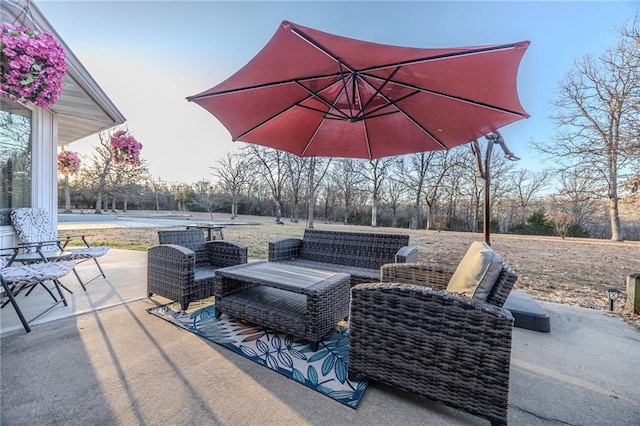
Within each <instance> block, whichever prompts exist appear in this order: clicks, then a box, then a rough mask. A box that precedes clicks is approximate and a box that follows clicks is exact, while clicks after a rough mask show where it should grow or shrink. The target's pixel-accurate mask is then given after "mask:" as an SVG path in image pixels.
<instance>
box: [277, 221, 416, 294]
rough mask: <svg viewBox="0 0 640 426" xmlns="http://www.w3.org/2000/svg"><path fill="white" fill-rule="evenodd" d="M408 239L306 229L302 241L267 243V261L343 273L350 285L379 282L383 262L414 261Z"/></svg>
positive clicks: (289, 239)
mask: <svg viewBox="0 0 640 426" xmlns="http://www.w3.org/2000/svg"><path fill="white" fill-rule="evenodd" d="M408 245H409V236H408V235H401V234H380V233H360V232H338V231H323V230H316V229H306V230H305V231H304V236H303V238H301V239H300V238H291V237H285V238H279V239H276V240H274V241H271V242H270V243H269V261H270V262H286V263H288V264H292V265H297V266H304V267H307V268H314V269H321V270H325V271H332V272H343V273H347V274H350V275H351V285H352V286H353V285H355V284H358V283H363V282H371V281H379V280H380V267H381V266H382V265H384V264H385V263H395V262H399V263H405V262H416V261H417V257H418V250H417V249H416V248H415V247H409V246H408Z"/></svg>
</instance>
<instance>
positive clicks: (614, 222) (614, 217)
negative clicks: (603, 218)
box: [609, 197, 622, 241]
mask: <svg viewBox="0 0 640 426" xmlns="http://www.w3.org/2000/svg"><path fill="white" fill-rule="evenodd" d="M609 216H610V218H611V241H622V236H621V235H620V212H619V210H618V197H611V198H609Z"/></svg>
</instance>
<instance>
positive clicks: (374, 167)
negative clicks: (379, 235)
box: [355, 157, 393, 227]
mask: <svg viewBox="0 0 640 426" xmlns="http://www.w3.org/2000/svg"><path fill="white" fill-rule="evenodd" d="M392 161H393V158H392V157H386V158H377V159H375V160H369V161H363V162H359V163H355V164H358V165H360V166H361V167H358V168H356V169H355V170H356V171H357V173H358V174H359V175H360V177H361V180H362V182H366V184H367V185H368V186H369V191H370V193H371V226H373V227H376V226H378V204H379V203H380V198H381V197H382V184H383V183H384V180H385V178H386V174H387V169H388V168H389V166H390V165H391V163H392Z"/></svg>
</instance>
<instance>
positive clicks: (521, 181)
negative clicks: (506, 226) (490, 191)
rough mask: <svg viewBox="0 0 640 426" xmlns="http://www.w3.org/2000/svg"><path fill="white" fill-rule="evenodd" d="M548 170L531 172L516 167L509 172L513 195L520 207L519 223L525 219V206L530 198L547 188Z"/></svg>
mask: <svg viewBox="0 0 640 426" xmlns="http://www.w3.org/2000/svg"><path fill="white" fill-rule="evenodd" d="M550 177H551V175H550V173H549V171H548V170H542V171H539V172H532V171H531V170H527V169H518V170H516V171H515V172H514V173H512V174H511V178H512V179H513V188H514V192H515V196H516V199H517V202H518V207H520V223H524V222H525V221H526V219H527V216H526V213H527V207H528V206H529V203H530V202H531V199H532V198H533V197H535V196H536V195H537V194H539V193H540V192H541V191H542V190H544V189H545V188H547V186H548V184H549V180H550Z"/></svg>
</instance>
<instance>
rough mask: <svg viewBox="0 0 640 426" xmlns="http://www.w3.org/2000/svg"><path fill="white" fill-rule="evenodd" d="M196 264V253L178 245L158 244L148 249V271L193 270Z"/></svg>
mask: <svg viewBox="0 0 640 426" xmlns="http://www.w3.org/2000/svg"><path fill="white" fill-rule="evenodd" d="M195 263H196V253H195V252H194V251H193V250H191V249H188V248H186V247H183V246H179V245H177V244H158V245H154V246H151V247H149V248H148V249H147V268H148V269H153V268H160V269H173V270H176V271H177V270H183V269H187V268H191V269H193V268H194V267H195Z"/></svg>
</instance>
